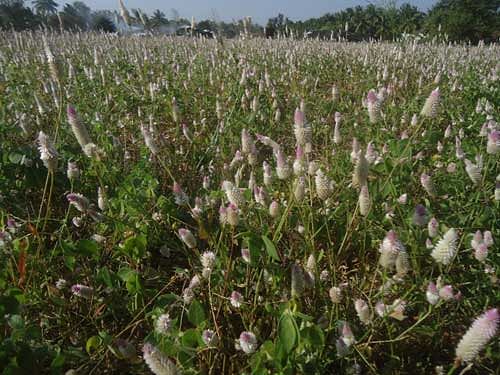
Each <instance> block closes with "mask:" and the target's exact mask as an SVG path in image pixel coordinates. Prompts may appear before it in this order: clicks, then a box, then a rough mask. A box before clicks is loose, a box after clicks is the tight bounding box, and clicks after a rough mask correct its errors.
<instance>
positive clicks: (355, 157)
mask: <svg viewBox="0 0 500 375" xmlns="http://www.w3.org/2000/svg"><path fill="white" fill-rule="evenodd" d="M499 60H500V46H498V45H496V44H492V45H482V44H480V45H479V46H465V45H449V44H444V43H440V42H438V41H436V40H434V41H428V42H425V43H424V42H417V41H411V40H407V41H404V42H395V43H380V42H371V43H368V42H362V43H347V42H342V41H340V42H335V41H319V40H294V39H278V40H270V39H269V40H266V39H260V38H255V39H252V38H240V39H234V40H217V39H215V40H205V39H200V38H187V37H186V38H184V37H159V36H148V37H134V36H116V35H104V34H94V33H62V34H53V33H48V32H40V31H39V32H36V33H35V32H22V33H13V32H3V33H1V34H0V103H1V105H0V141H1V149H0V328H1V329H0V372H2V373H3V374H49V373H50V374H151V373H154V374H157V375H159V374H180V373H183V374H237V373H238V374H334V373H335V374H337V373H338V374H460V373H465V372H468V373H470V374H498V371H499V370H498V368H499V363H500V350H499V349H500V345H499V340H498V335H497V332H498V325H499V321H500V316H499V311H498V308H500V281H499V280H498V277H499V276H500V254H499V243H500V209H499V208H500V161H499V155H500V151H499V150H500V125H499V124H498V123H497V120H498V118H499V115H500V108H499V105H500V64H499Z"/></svg>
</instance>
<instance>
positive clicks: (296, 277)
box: [291, 263, 305, 297]
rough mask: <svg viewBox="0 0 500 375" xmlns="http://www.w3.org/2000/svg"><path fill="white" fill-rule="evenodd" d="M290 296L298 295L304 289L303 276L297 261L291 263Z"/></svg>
mask: <svg viewBox="0 0 500 375" xmlns="http://www.w3.org/2000/svg"><path fill="white" fill-rule="evenodd" d="M291 289H292V297H300V296H301V295H302V293H303V292H304V289H305V277H304V271H303V270H302V267H300V265H298V264H297V263H294V264H293V265H292V288H291Z"/></svg>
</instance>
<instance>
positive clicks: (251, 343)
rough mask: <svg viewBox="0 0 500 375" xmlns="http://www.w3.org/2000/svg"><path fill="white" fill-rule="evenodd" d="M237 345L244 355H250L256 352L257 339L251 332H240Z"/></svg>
mask: <svg viewBox="0 0 500 375" xmlns="http://www.w3.org/2000/svg"><path fill="white" fill-rule="evenodd" d="M239 345H240V347H241V350H243V352H244V353H245V354H252V353H254V352H255V351H256V350H257V347H258V342H257V337H255V335H254V334H253V333H252V332H247V331H245V332H241V334H240V339H239Z"/></svg>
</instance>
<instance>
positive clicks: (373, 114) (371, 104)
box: [366, 89, 380, 124]
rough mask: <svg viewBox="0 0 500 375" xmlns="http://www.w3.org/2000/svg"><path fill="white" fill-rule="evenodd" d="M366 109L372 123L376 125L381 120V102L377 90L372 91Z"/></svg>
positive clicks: (367, 99) (369, 93)
mask: <svg viewBox="0 0 500 375" xmlns="http://www.w3.org/2000/svg"><path fill="white" fill-rule="evenodd" d="M366 107H367V109H368V117H369V119H370V123H372V124H375V123H376V122H377V121H378V120H379V118H380V101H379V99H378V97H377V93H376V92H375V90H373V89H372V90H370V91H369V92H368V95H367V97H366Z"/></svg>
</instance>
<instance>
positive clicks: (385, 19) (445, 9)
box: [0, 0, 500, 43]
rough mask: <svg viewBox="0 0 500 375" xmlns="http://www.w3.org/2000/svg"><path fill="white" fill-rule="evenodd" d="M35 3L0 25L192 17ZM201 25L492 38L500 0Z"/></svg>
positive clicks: (158, 27)
mask: <svg viewBox="0 0 500 375" xmlns="http://www.w3.org/2000/svg"><path fill="white" fill-rule="evenodd" d="M32 5H33V8H30V7H29V6H28V5H27V4H25V2H24V1H23V0H0V28H3V29H12V28H13V29H15V30H25V29H37V28H39V27H42V26H48V27H50V28H52V29H54V30H60V29H65V30H81V31H86V30H94V31H108V32H113V31H115V30H116V25H115V23H114V22H115V20H116V19H117V18H118V17H119V16H120V15H123V13H125V14H126V16H127V22H129V23H130V24H131V25H138V26H139V27H140V28H141V29H142V28H143V29H144V30H146V31H148V32H153V33H160V32H161V33H165V32H172V30H175V29H176V28H178V27H179V26H182V25H191V20H187V19H182V18H180V17H179V14H178V12H177V11H176V10H175V9H172V10H170V12H169V17H167V16H166V14H165V13H164V12H163V11H162V10H159V9H158V10H156V11H155V12H153V14H151V15H148V14H146V13H144V12H143V11H141V10H140V9H133V10H132V11H131V12H128V11H127V10H126V9H125V10H124V11H121V12H120V13H119V12H117V11H96V12H93V11H92V10H91V9H90V8H89V7H88V6H87V5H85V3H84V2H82V1H74V2H73V3H71V4H66V5H64V7H62V9H59V7H58V4H57V3H56V2H55V1H54V0H33V1H32ZM122 6H124V4H123V2H122ZM197 26H198V28H199V29H200V30H211V31H212V32H214V33H216V34H217V35H219V36H223V37H226V38H233V37H237V36H239V35H240V34H241V33H242V32H243V31H244V29H245V26H246V29H247V31H249V32H251V33H252V34H254V35H266V36H267V37H278V36H279V35H284V36H291V35H294V36H295V37H299V38H302V37H303V36H309V37H316V36H319V37H322V38H330V37H334V38H335V39H338V38H343V39H346V40H350V41H360V40H369V39H381V40H395V39H399V38H401V36H404V35H407V34H413V35H417V34H425V35H426V36H428V37H430V38H432V37H434V36H440V37H441V36H445V37H446V38H447V39H448V40H450V41H470V42H473V43H477V42H478V41H480V40H483V41H486V42H492V41H495V40H498V38H499V37H500V0H439V1H438V2H437V3H436V4H435V5H434V6H433V7H432V8H431V9H430V10H429V11H428V12H427V13H425V12H422V11H420V10H419V9H418V8H417V7H415V6H412V5H410V4H408V3H404V4H402V5H401V6H397V5H396V2H395V1H390V2H387V3H386V5H385V6H375V5H373V4H370V5H368V6H365V7H362V6H357V7H354V8H347V9H345V10H341V11H338V12H335V13H328V14H325V15H324V16H322V17H320V18H313V19H309V20H305V21H296V22H293V21H291V20H289V19H288V18H287V17H286V15H283V14H279V15H278V16H277V17H274V18H270V19H269V21H268V22H267V24H266V27H265V28H262V27H261V26H259V25H255V24H252V23H251V22H250V23H248V24H247V25H245V22H244V20H240V21H237V22H233V23H227V22H221V21H219V20H216V19H211V20H201V21H200V22H199V23H198V24H197Z"/></svg>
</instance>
